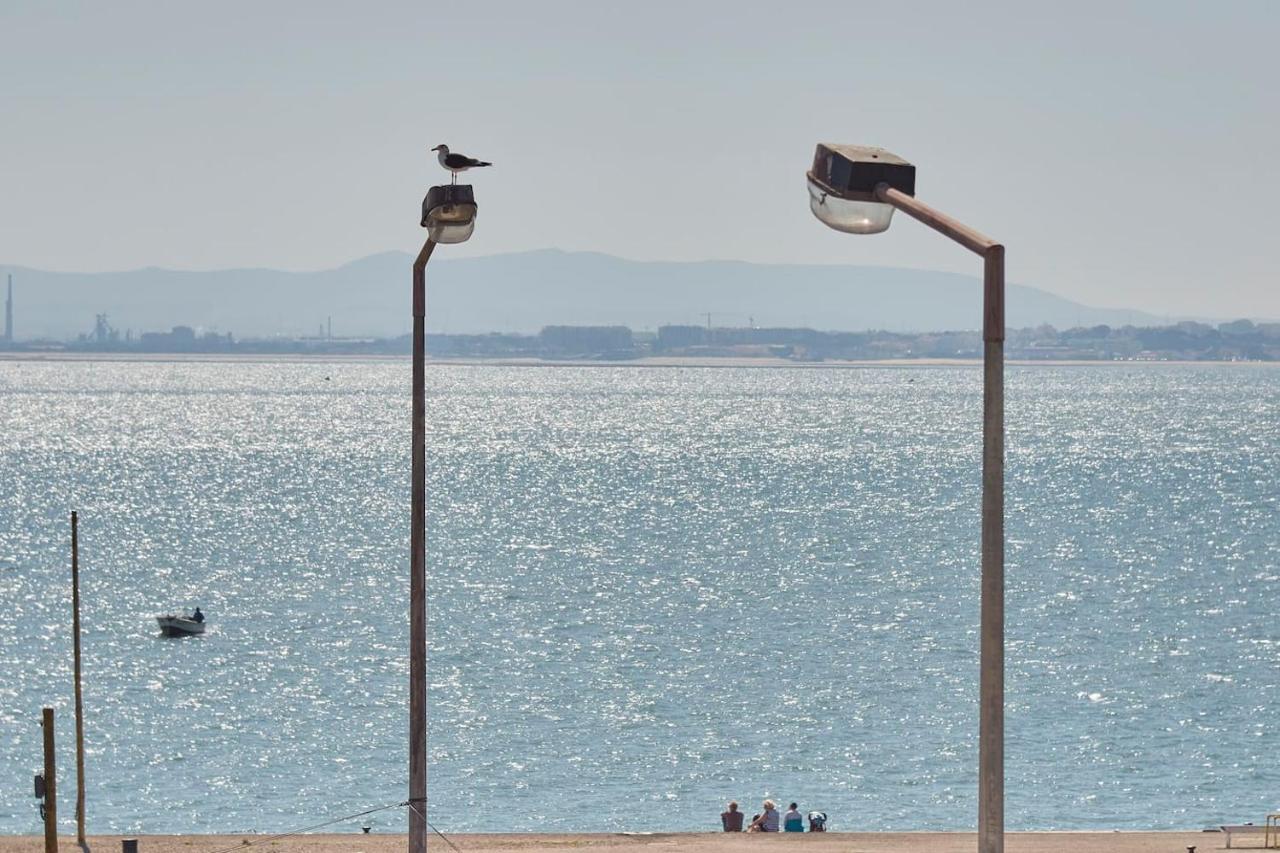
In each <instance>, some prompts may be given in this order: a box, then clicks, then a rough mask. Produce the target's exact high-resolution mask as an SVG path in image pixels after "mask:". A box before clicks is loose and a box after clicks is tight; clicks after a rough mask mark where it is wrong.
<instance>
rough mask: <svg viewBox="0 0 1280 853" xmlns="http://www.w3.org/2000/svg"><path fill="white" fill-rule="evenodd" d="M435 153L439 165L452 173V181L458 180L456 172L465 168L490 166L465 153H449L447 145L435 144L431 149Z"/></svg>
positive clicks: (465, 169)
mask: <svg viewBox="0 0 1280 853" xmlns="http://www.w3.org/2000/svg"><path fill="white" fill-rule="evenodd" d="M431 150H432V151H435V152H437V153H436V159H437V160H439V161H440V165H441V166H444V167H445V168H446V169H448V170H449V171H450V172H452V173H453V182H454V183H455V184H456V183H457V182H458V173H459V172H465V171H467V169H476V168H479V167H481V166H492V165H493V164H492V163H486V162H484V161H483V160H477V159H476V158H474V157H468V156H466V155H465V154H450V153H449V146H448V145H437V146H436V147H435V148H432V149H431Z"/></svg>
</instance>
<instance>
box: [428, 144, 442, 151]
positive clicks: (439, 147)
mask: <svg viewBox="0 0 1280 853" xmlns="http://www.w3.org/2000/svg"><path fill="white" fill-rule="evenodd" d="M442 147H443V146H441V145H437V146H436V147H435V148H432V149H431V150H432V151H439V150H440V149H441V148H442Z"/></svg>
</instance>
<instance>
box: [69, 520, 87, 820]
mask: <svg viewBox="0 0 1280 853" xmlns="http://www.w3.org/2000/svg"><path fill="white" fill-rule="evenodd" d="M71 636H72V643H73V648H74V650H75V677H76V840H77V841H79V842H80V843H81V844H84V843H85V840H84V701H83V697H82V694H81V691H80V538H79V527H78V524H77V521H76V514H75V512H74V511H73V512H72V513H71Z"/></svg>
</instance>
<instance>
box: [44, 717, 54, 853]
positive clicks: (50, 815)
mask: <svg viewBox="0 0 1280 853" xmlns="http://www.w3.org/2000/svg"><path fill="white" fill-rule="evenodd" d="M40 723H41V725H42V726H43V727H44V853H58V786H57V767H56V762H55V761H54V754H53V709H52V708H45V709H44V711H43V713H42V714H41V717H40Z"/></svg>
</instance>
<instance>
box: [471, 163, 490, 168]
mask: <svg viewBox="0 0 1280 853" xmlns="http://www.w3.org/2000/svg"><path fill="white" fill-rule="evenodd" d="M471 165H472V166H477V167H479V166H492V165H493V164H492V163H485V162H476V163H472V164H471Z"/></svg>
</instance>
